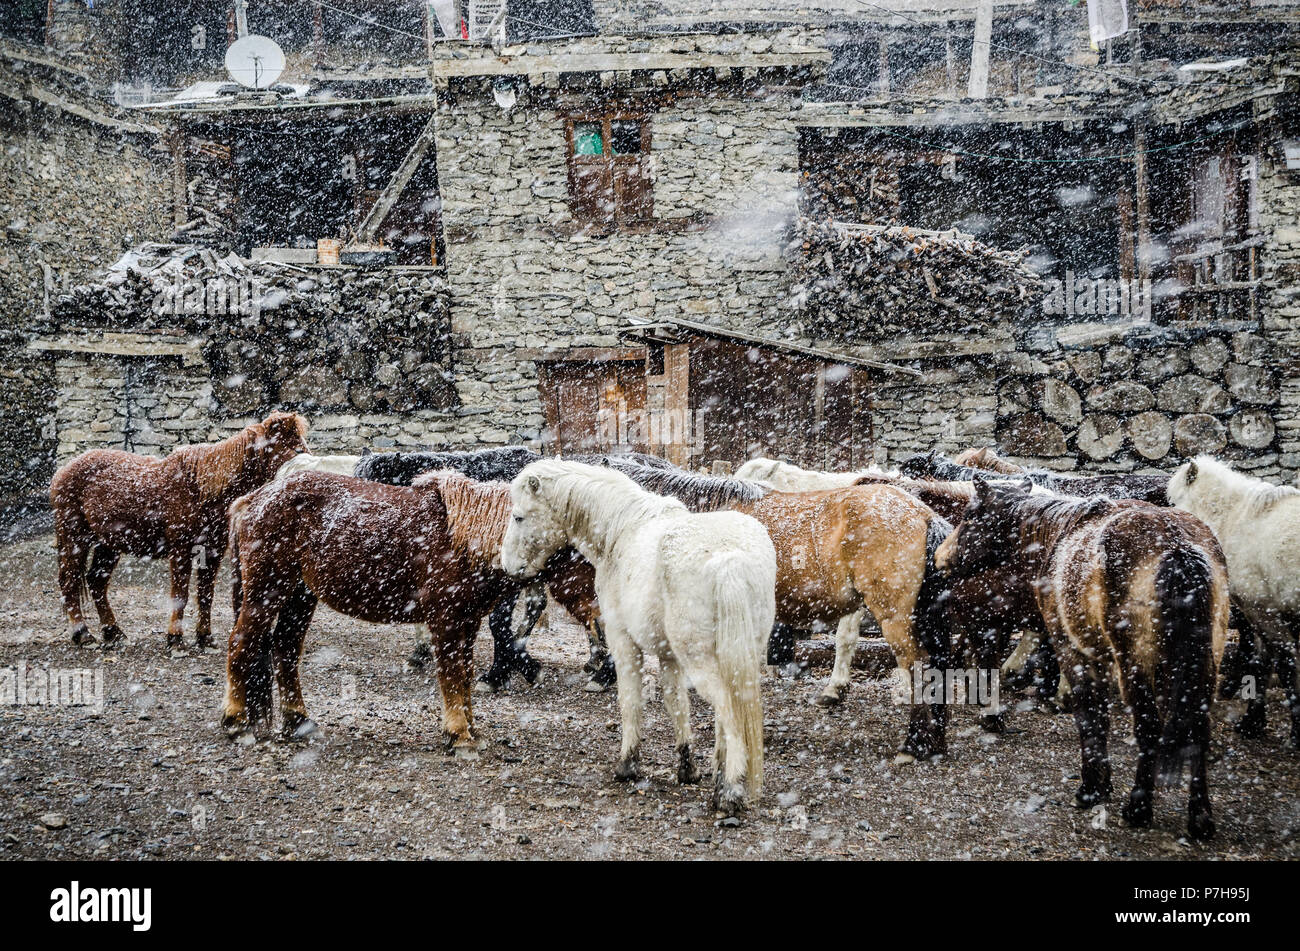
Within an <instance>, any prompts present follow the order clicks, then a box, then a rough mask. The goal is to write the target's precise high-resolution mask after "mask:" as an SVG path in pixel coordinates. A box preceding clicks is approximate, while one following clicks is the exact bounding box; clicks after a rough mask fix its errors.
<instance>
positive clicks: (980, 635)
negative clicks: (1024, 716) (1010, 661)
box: [970, 624, 1007, 733]
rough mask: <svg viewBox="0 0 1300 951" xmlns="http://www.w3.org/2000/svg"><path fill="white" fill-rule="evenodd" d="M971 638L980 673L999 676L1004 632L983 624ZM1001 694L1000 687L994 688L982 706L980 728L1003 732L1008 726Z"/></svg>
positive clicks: (988, 731)
mask: <svg viewBox="0 0 1300 951" xmlns="http://www.w3.org/2000/svg"><path fill="white" fill-rule="evenodd" d="M970 640H973V642H974V654H975V657H974V660H975V664H974V666H975V667H976V668H977V669H978V675H979V676H980V677H981V678H982V677H983V676H984V675H985V673H986V672H987V674H988V676H989V677H999V676H1000V675H1001V672H1000V671H999V670H998V658H999V657H1001V656H1002V654H1003V653H1004V651H1005V650H1006V647H1005V640H1006V638H1005V636H1004V634H1003V632H1002V631H1001V630H999V629H998V628H996V627H989V626H988V625H987V624H981V625H980V626H979V627H978V629H977V631H976V633H975V635H974V637H973V638H970ZM999 688H1000V685H999ZM999 694H1000V689H999V690H994V691H993V696H992V697H990V698H989V703H988V705H987V706H983V707H981V708H980V729H982V730H983V731H984V732H985V733H1002V732H1004V731H1005V730H1006V728H1007V724H1006V714H1005V712H1004V709H1003V707H1002V701H1001V697H1000V696H999Z"/></svg>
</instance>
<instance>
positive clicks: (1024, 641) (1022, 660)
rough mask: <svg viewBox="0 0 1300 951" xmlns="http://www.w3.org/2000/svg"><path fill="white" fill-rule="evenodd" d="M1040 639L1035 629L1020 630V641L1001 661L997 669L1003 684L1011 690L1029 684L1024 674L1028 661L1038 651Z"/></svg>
mask: <svg viewBox="0 0 1300 951" xmlns="http://www.w3.org/2000/svg"><path fill="white" fill-rule="evenodd" d="M1041 641H1042V635H1041V634H1039V633H1038V632H1037V631H1032V630H1031V631H1021V632H1020V643H1018V644H1016V649H1015V650H1013V651H1012V652H1011V656H1010V657H1008V658H1007V659H1006V660H1005V661H1003V662H1002V666H1001V668H1000V669H999V671H998V674H999V676H1000V677H1001V678H1002V684H1003V686H1005V687H1008V688H1010V689H1012V690H1018V689H1020V688H1023V687H1027V686H1029V684H1028V683H1027V682H1026V676H1025V675H1026V672H1027V669H1028V667H1029V661H1030V659H1031V658H1033V656H1034V654H1035V653H1036V652H1037V651H1038V645H1039V643H1040V642H1041Z"/></svg>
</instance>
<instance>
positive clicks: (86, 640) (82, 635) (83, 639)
mask: <svg viewBox="0 0 1300 951" xmlns="http://www.w3.org/2000/svg"><path fill="white" fill-rule="evenodd" d="M72 643H74V644H76V645H77V646H78V647H89V646H90V645H91V644H94V643H95V635H94V634H91V633H90V628H88V627H86V625H84V624H83V625H81V626H80V627H78V628H77V629H76V630H75V631H73V632H72Z"/></svg>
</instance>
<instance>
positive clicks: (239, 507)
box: [227, 495, 249, 624]
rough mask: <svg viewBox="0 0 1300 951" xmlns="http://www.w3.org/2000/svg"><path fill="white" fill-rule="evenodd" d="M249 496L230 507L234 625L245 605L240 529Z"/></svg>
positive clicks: (229, 534) (229, 531)
mask: <svg viewBox="0 0 1300 951" xmlns="http://www.w3.org/2000/svg"><path fill="white" fill-rule="evenodd" d="M248 500H249V496H247V495H242V496H240V497H239V498H237V499H235V501H234V502H232V503H231V505H230V514H229V515H228V519H229V522H228V530H227V534H228V536H229V538H230V609H231V612H232V617H233V620H232V621H231V623H232V624H233V623H234V622H235V621H238V620H239V609H240V608H241V607H243V604H244V578H243V574H242V573H241V572H240V568H239V529H240V527H241V523H242V521H243V515H244V509H246V508H248Z"/></svg>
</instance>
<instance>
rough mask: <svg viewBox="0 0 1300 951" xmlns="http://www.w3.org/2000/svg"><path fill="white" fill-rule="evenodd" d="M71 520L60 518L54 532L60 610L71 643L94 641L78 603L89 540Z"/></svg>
mask: <svg viewBox="0 0 1300 951" xmlns="http://www.w3.org/2000/svg"><path fill="white" fill-rule="evenodd" d="M71 521H72V519H71V518H70V517H66V516H65V517H64V518H63V519H60V524H59V528H58V532H57V533H56V537H57V539H58V546H59V591H60V593H62V595H63V612H64V614H66V615H67V617H68V626H69V628H70V629H71V633H72V643H74V644H77V645H83V644H93V643H95V637H94V635H93V634H91V633H90V628H89V627H87V625H86V617H85V615H84V614H83V613H82V604H81V596H82V594H83V593H84V592H85V590H86V558H87V556H88V555H89V554H90V547H91V543H90V542H89V541H87V540H86V539H85V537H84V536H83V535H82V533H80V532H78V531H77V530H76V527H75V526H72V525H69V524H68V523H69V522H71Z"/></svg>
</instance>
